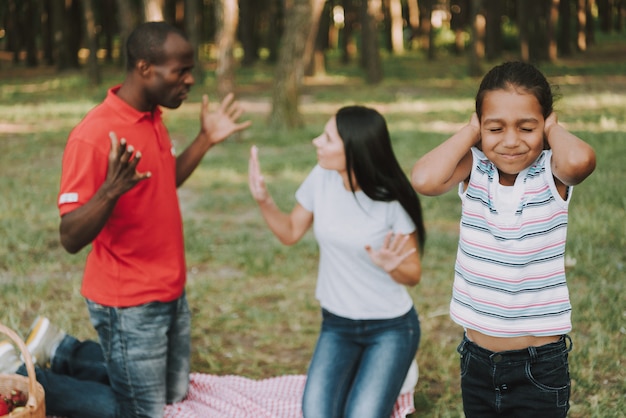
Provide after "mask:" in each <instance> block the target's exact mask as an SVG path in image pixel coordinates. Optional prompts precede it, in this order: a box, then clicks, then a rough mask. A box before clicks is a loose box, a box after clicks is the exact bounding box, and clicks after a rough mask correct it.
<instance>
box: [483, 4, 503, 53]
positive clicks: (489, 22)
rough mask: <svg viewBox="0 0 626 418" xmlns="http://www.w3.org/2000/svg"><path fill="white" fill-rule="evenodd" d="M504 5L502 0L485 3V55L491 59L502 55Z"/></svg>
mask: <svg viewBox="0 0 626 418" xmlns="http://www.w3.org/2000/svg"><path fill="white" fill-rule="evenodd" d="M502 6H503V2H502V1H501V0H487V2H486V4H485V19H486V22H485V25H486V26H485V56H486V57H487V60H490V61H492V60H495V59H497V58H499V57H500V56H501V55H502V13H503V10H502Z"/></svg>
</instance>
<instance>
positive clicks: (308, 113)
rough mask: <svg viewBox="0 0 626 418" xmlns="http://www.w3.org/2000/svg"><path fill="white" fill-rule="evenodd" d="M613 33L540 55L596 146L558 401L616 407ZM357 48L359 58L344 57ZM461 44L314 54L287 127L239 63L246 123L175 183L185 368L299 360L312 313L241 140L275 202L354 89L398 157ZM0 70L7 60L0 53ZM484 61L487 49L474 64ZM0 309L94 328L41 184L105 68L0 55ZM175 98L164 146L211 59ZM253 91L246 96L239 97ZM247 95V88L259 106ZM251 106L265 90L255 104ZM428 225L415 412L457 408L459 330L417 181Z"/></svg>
mask: <svg viewBox="0 0 626 418" xmlns="http://www.w3.org/2000/svg"><path fill="white" fill-rule="evenodd" d="M625 44H626V42H624V41H623V40H621V41H620V40H619V39H606V40H600V41H599V43H598V46H597V47H596V48H595V49H594V50H592V51H589V52H588V53H587V54H586V55H582V54H580V55H577V56H575V57H573V58H570V59H568V60H561V61H559V62H558V63H556V64H551V65H543V66H542V69H543V70H544V71H545V72H546V74H547V75H548V76H549V77H550V78H551V80H552V81H554V82H556V83H557V84H558V85H559V91H560V93H561V95H562V99H561V100H560V101H559V102H558V103H557V109H558V112H559V119H560V121H561V122H562V123H564V124H565V125H566V126H567V127H568V128H569V129H571V130H572V131H573V132H575V133H576V134H577V135H579V136H580V137H581V138H583V139H585V140H586V141H588V142H589V143H590V144H591V145H593V147H594V148H595V150H596V152H597V161H598V165H597V169H596V171H595V172H594V173H593V174H592V176H591V177H589V178H588V179H587V180H586V181H585V182H584V183H583V184H581V185H579V186H577V187H576V188H575V191H574V196H573V201H572V204H571V212H570V213H571V216H570V228H569V234H568V246H567V254H568V257H570V258H572V259H574V260H575V261H576V264H575V266H573V267H571V268H570V269H569V271H568V283H569V288H570V294H571V298H572V303H573V308H574V311H573V323H574V330H573V331H572V333H571V336H572V338H573V340H574V351H572V353H571V357H570V370H571V375H572V380H573V390H572V400H571V405H572V408H571V413H570V416H571V417H580V418H582V417H585V418H588V417H602V418H606V417H609V418H610V417H623V416H624V413H623V412H622V411H625V410H626V399H625V393H626V384H625V381H626V373H625V372H624V369H625V364H624V363H625V361H624V352H626V344H625V343H624V341H625V338H626V335H625V334H626V322H625V320H626V303H625V298H624V294H625V291H626V289H625V287H626V285H625V284H624V280H623V277H624V273H625V265H626V255H625V251H624V250H625V248H626V229H625V227H624V220H625V219H626V213H625V208H626V193H624V192H625V188H624V183H625V181H626V166H625V164H624V158H625V157H624V156H625V155H626V141H625V140H624V137H623V135H624V134H623V132H624V131H626V76H625V75H624V74H626V61H625V60H624V59H623V58H622V59H621V61H619V60H617V59H616V57H620V56H621V57H624V56H626V55H624V54H625V52H626V45H625ZM355 61H356V60H355ZM466 64H467V62H466V59H465V58H456V57H452V56H447V57H445V58H440V59H439V60H437V61H434V62H429V61H426V60H425V59H424V58H423V57H421V56H419V57H416V56H411V55H408V56H405V57H402V58H393V57H388V56H385V74H386V79H385V81H384V82H383V83H382V84H380V85H377V86H367V85H365V84H364V83H363V81H362V80H361V78H360V74H361V71H360V70H359V69H358V68H357V67H356V63H354V64H351V65H350V66H349V67H342V66H341V65H340V64H339V61H338V58H337V57H335V56H332V55H331V56H330V57H329V62H328V68H329V71H328V75H327V77H325V78H324V79H321V80H307V83H306V86H305V87H304V94H305V96H304V97H303V101H302V105H301V111H302V113H303V115H304V120H305V122H306V125H305V126H304V127H302V128H301V129H299V130H296V131H293V132H290V133H284V132H282V133H281V132H274V131H271V130H269V128H268V127H267V125H266V120H267V111H268V109H269V97H270V96H271V95H270V93H271V79H272V69H271V68H270V67H269V66H268V65H266V64H264V65H262V66H261V67H260V69H256V70H250V69H241V70H240V71H239V72H238V79H237V82H238V87H237V89H238V91H237V95H238V98H239V99H241V100H242V102H243V103H244V105H245V106H248V109H250V110H249V111H248V112H247V113H246V116H245V117H246V118H248V119H251V120H253V122H254V124H253V127H252V128H250V129H249V130H248V131H246V132H245V133H243V134H241V135H238V136H237V137H234V138H232V139H229V140H228V141H227V142H226V143H224V144H221V145H220V146H218V147H216V148H215V149H213V150H211V151H210V153H209V154H207V156H206V158H205V159H204V161H203V162H202V164H201V166H200V167H199V168H198V170H197V171H196V172H195V173H194V175H193V176H192V177H191V178H190V179H189V180H188V182H187V183H186V184H185V185H184V186H183V187H182V188H181V189H180V196H181V203H182V207H183V216H184V219H185V224H184V226H185V234H186V246H187V261H188V267H189V283H188V296H189V299H190V304H191V307H192V310H193V321H194V327H193V335H192V338H193V344H194V347H193V358H192V361H193V366H192V367H193V370H194V371H198V372H204V373H213V374H237V375H244V376H248V377H251V378H265V377H271V376H276V375H281V374H300V373H305V372H306V367H307V363H308V361H309V359H310V356H311V353H312V350H313V346H314V344H315V340H316V336H317V332H318V326H319V308H318V304H317V301H316V300H315V298H314V286H315V281H316V271H317V247H316V243H315V240H314V239H313V237H312V235H311V234H310V233H309V234H307V235H306V236H305V238H304V239H303V240H302V241H301V242H300V243H298V244H296V245H294V246H292V247H285V246H282V245H281V244H280V243H279V242H278V240H277V239H275V238H274V237H273V236H272V234H271V233H270V232H269V231H268V229H267V228H266V227H265V225H264V223H263V221H262V219H261V216H260V214H259V211H258V209H257V208H256V206H255V203H254V201H253V200H252V198H251V197H250V195H249V192H248V189H247V156H248V150H249V147H250V146H251V145H252V144H256V145H257V146H259V148H260V159H261V164H262V167H263V170H264V172H265V173H266V177H267V180H268V182H269V187H270V189H271V191H272V193H273V195H274V197H275V199H276V201H277V202H278V204H279V205H280V206H281V207H283V208H284V209H285V210H289V209H291V207H292V205H293V203H294V198H293V194H294V192H295V190H296V188H297V187H298V185H299V183H300V182H301V181H302V179H303V178H304V176H306V174H307V173H308V171H309V170H310V169H311V167H312V166H313V164H314V163H315V154H314V151H313V147H312V145H311V139H312V138H314V137H315V136H316V135H317V134H318V133H319V132H321V130H322V129H323V126H324V123H325V122H326V120H327V119H328V117H330V116H331V115H332V114H333V113H334V112H335V111H336V110H337V109H338V108H339V107H340V106H342V105H345V104H348V103H354V102H358V103H364V104H368V105H371V106H374V107H377V108H378V109H380V110H381V111H382V112H383V113H384V114H385V116H386V117H387V120H388V122H389V127H390V131H391V133H392V138H393V141H394V147H395V150H396V153H397V154H398V156H399V159H400V162H401V164H402V165H403V167H405V169H406V170H407V172H408V171H409V170H410V168H411V166H412V164H413V163H414V162H415V160H416V159H417V158H419V157H420V156H421V155H422V154H424V153H425V152H426V151H428V150H430V149H431V148H433V147H434V146H436V145H437V144H438V143H440V142H441V141H443V140H444V139H445V138H447V137H448V136H449V135H450V134H451V133H452V132H454V131H455V130H456V129H457V128H458V127H459V126H461V124H463V123H465V122H466V121H467V120H468V119H469V116H470V113H471V111H472V106H473V95H474V94H475V89H476V88H477V84H478V80H477V79H472V78H469V77H467V76H466V75H465V71H464V69H465V68H466ZM2 65H3V70H4V67H6V66H7V65H9V64H5V63H3V64H2ZM487 67H488V65H485V68H487ZM0 77H3V78H0V167H1V170H2V171H1V173H2V174H1V176H0V196H2V197H1V198H0V231H1V233H0V285H1V289H2V290H3V295H2V299H1V301H2V302H1V303H2V310H1V311H0V321H1V322H2V323H3V324H6V325H8V326H10V327H12V328H13V329H15V330H17V331H18V332H19V333H21V335H22V336H24V333H25V332H26V330H27V328H28V326H29V325H30V323H31V321H32V320H33V319H34V317H35V316H36V315H38V314H43V315H47V316H49V317H51V318H52V320H53V321H54V322H55V323H58V324H59V325H61V326H62V327H63V328H65V329H66V330H68V331H69V332H71V333H73V334H75V335H77V336H79V337H81V338H93V337H94V336H95V334H94V332H93V330H92V329H91V326H90V324H89V321H88V315H87V312H86V308H85V306H84V302H83V300H82V298H81V296H80V283H81V274H82V267H83V263H84V258H85V255H86V251H85V250H84V251H82V252H81V253H79V254H78V255H74V256H72V255H69V254H66V253H65V252H64V251H63V250H62V248H61V247H60V245H59V242H58V212H57V209H56V204H55V200H56V193H57V188H58V182H59V176H60V163H61V155H62V152H63V147H64V144H65V141H66V138H67V134H68V132H69V130H70V129H71V127H72V126H73V125H75V124H76V123H77V122H78V121H79V120H80V118H81V117H82V116H83V115H84V113H85V112H86V111H87V110H88V109H89V108H91V107H92V106H94V105H95V104H96V103H98V102H99V101H100V100H101V99H102V97H103V96H104V94H105V92H106V87H107V86H108V85H110V84H113V83H116V82H119V81H120V80H121V74H120V72H119V70H118V69H114V68H109V69H106V71H105V84H104V85H103V86H102V87H98V88H93V87H89V86H88V85H87V84H86V82H85V81H84V78H83V77H81V76H80V75H79V74H65V75H57V74H54V73H51V72H50V71H48V72H45V73H44V74H40V73H30V72H24V74H21V75H20V76H11V77H9V76H6V75H4V76H3V75H2V74H1V73H0ZM204 84H205V85H204V86H197V87H196V88H195V89H194V92H193V94H192V96H191V98H190V100H189V103H187V104H185V105H183V107H182V108H181V109H179V110H176V111H171V112H169V111H168V112H166V118H167V123H168V127H169V130H170V132H171V134H172V137H173V139H174V140H175V141H176V143H177V144H178V148H179V149H180V148H182V147H184V145H185V144H186V143H187V142H188V141H189V140H190V139H191V138H192V137H193V136H194V135H195V133H196V129H197V120H198V112H199V106H200V105H199V101H200V95H201V94H202V93H205V92H208V93H209V94H210V97H211V98H212V100H215V93H214V92H215V80H214V78H212V76H210V77H209V78H207V80H206V82H205V83H204ZM252 104H254V105H255V107H252ZM259 105H260V106H259ZM263 106H265V107H263ZM422 202H423V206H424V213H425V217H426V223H427V227H428V234H429V236H428V242H427V247H426V250H425V254H424V257H423V264H424V266H423V277H422V282H421V283H420V284H419V285H418V286H416V287H415V288H411V289H410V293H411V295H412V296H413V298H414V300H415V303H416V306H417V308H418V310H419V313H420V319H421V324H422V332H423V336H422V341H421V346H420V350H419V352H418V355H417V358H418V362H419V364H420V381H419V383H418V385H417V388H416V393H415V403H416V408H417V412H416V414H415V416H416V417H459V416H461V415H462V411H461V400H460V390H459V376H458V375H459V367H458V357H457V354H456V351H455V349H456V345H457V343H458V341H459V339H460V337H461V330H460V329H459V327H458V326H456V325H455V324H453V323H452V322H451V321H450V319H449V317H448V315H447V309H448V303H449V297H450V292H451V284H452V275H453V265H454V257H455V252H456V240H457V225H458V216H459V199H458V197H457V196H456V194H455V193H454V192H451V193H448V194H446V195H444V196H440V197H437V198H422Z"/></svg>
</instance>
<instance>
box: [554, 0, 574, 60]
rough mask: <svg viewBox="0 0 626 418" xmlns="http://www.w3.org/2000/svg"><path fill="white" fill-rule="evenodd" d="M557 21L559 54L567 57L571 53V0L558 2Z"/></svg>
mask: <svg viewBox="0 0 626 418" xmlns="http://www.w3.org/2000/svg"><path fill="white" fill-rule="evenodd" d="M559 23H560V24H559V34H558V40H557V42H558V50H559V55H561V56H563V57H567V56H570V55H572V38H571V31H572V0H561V1H560V2H559Z"/></svg>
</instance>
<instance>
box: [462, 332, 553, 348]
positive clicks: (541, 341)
mask: <svg viewBox="0 0 626 418" xmlns="http://www.w3.org/2000/svg"><path fill="white" fill-rule="evenodd" d="M465 333H466V334H467V338H468V339H469V340H470V341H472V342H473V343H474V344H477V345H479V346H481V347H483V348H486V349H487V350H489V351H493V352H500V351H511V350H523V349H525V348H528V347H540V346H542V345H546V344H550V343H554V342H557V341H558V340H559V338H561V336H560V335H550V336H547V337H533V336H531V335H528V336H524V337H512V338H503V337H492V336H490V335H485V334H483V333H481V332H479V331H476V330H473V329H469V328H468V329H467V330H466V331H465Z"/></svg>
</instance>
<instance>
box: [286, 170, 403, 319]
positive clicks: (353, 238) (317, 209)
mask: <svg viewBox="0 0 626 418" xmlns="http://www.w3.org/2000/svg"><path fill="white" fill-rule="evenodd" d="M296 199H297V201H298V203H300V205H301V206H302V207H304V208H305V209H306V210H308V211H310V212H312V213H313V216H314V224H313V231H314V233H315V237H316V239H317V242H318V245H319V249H320V261H319V271H318V280H317V288H316V297H317V299H318V300H319V301H320V304H321V306H322V308H324V309H326V310H328V311H330V312H332V313H333V314H335V315H338V316H341V317H344V318H349V319H389V318H395V317H398V316H402V315H404V314H405V313H407V312H408V311H409V310H410V309H411V307H412V306H413V300H412V299H411V296H410V295H409V294H408V292H407V290H406V287H405V286H403V285H401V284H399V283H397V282H395V281H394V280H393V279H392V278H391V276H389V274H388V273H387V272H385V271H384V270H383V269H381V268H380V267H378V266H376V265H375V264H374V263H373V262H372V261H371V259H370V257H369V255H368V254H367V252H366V250H365V246H366V245H370V246H371V247H372V248H374V249H378V248H380V247H381V246H382V244H383V241H384V239H385V236H386V234H387V233H388V232H389V231H394V232H396V233H401V234H409V233H412V232H413V231H415V225H414V223H413V221H412V220H411V218H410V217H409V215H408V214H407V213H406V211H405V210H404V209H403V208H402V205H400V203H399V202H398V201H393V202H380V201H374V200H372V199H370V198H369V197H367V196H366V195H365V193H363V192H362V191H357V192H356V193H355V194H353V193H352V191H350V190H346V189H345V187H344V185H343V179H342V177H341V175H340V174H339V173H338V172H337V171H334V170H326V169H323V168H322V167H320V166H319V165H317V166H315V168H313V170H312V171H311V173H310V174H309V175H308V177H307V178H306V179H305V181H304V182H303V183H302V185H301V186H300V188H299V189H298V190H297V192H296Z"/></svg>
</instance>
